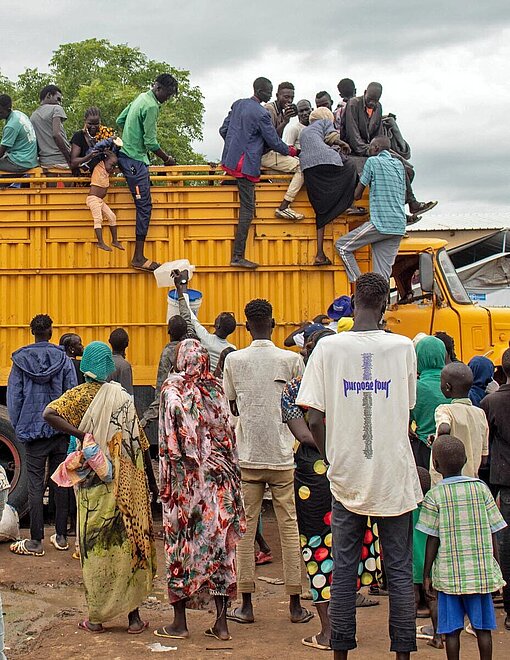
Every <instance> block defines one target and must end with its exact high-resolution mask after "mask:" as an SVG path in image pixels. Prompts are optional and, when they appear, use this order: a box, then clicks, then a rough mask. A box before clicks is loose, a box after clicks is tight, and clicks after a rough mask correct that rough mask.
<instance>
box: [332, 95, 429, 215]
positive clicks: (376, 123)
mask: <svg viewBox="0 0 510 660" xmlns="http://www.w3.org/2000/svg"><path fill="white" fill-rule="evenodd" d="M381 94H382V85H381V83H378V82H371V83H370V84H369V85H368V86H367V88H366V90H365V92H364V93H363V95H362V96H356V97H354V98H351V99H350V100H349V102H348V103H347V107H346V108H345V115H344V120H345V135H344V136H343V137H342V139H343V140H345V141H346V142H347V144H348V145H349V146H350V147H351V153H352V155H353V156H369V155H370V154H369V148H370V143H371V140H373V138H375V137H379V136H381V135H385V129H384V126H383V117H382V105H381V103H380V100H379V99H380V98H381ZM392 155H393V156H394V157H395V158H399V159H400V160H401V162H402V164H403V165H404V168H405V170H404V171H405V184H406V204H409V211H410V213H411V214H412V215H413V216H416V215H418V214H419V213H426V212H427V211H430V210H431V209H433V208H434V206H436V205H437V202H418V200H417V199H416V197H415V195H414V192H413V188H412V185H411V182H412V180H413V179H414V168H413V166H412V165H411V164H410V163H409V161H407V160H405V159H404V158H402V157H401V156H399V155H398V154H397V153H396V152H392Z"/></svg>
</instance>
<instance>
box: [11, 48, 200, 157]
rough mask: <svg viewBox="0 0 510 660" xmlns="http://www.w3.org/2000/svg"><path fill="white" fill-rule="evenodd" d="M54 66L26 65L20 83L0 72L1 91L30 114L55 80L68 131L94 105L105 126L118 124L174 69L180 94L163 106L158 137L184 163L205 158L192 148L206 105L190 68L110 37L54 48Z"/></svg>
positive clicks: (74, 126)
mask: <svg viewBox="0 0 510 660" xmlns="http://www.w3.org/2000/svg"><path fill="white" fill-rule="evenodd" d="M49 65H50V73H49V74H46V73H42V72H40V71H39V70H38V69H25V71H24V72H23V73H22V74H20V75H19V77H18V79H17V81H16V82H11V81H9V80H7V78H5V77H3V76H1V75H0V93H7V94H10V96H12V98H13V104H14V107H15V108H16V109H18V110H21V111H22V112H25V113H26V114H28V115H29V116H30V114H31V113H32V112H33V111H34V110H35V108H36V107H37V106H38V105H39V91H40V90H41V89H42V87H44V86H45V85H47V84H49V83H55V84H56V85H58V86H59V87H60V88H61V89H62V93H63V96H64V100H63V105H64V108H65V110H66V113H67V116H68V120H67V122H66V130H67V133H68V135H72V133H73V132H74V131H76V130H78V129H79V128H81V127H82V126H83V114H84V112H85V110H86V109H87V108H88V107H90V106H93V105H94V106H98V107H99V108H100V109H101V115H102V122H103V124H106V125H108V126H111V127H115V119H116V117H117V116H118V115H119V114H120V112H121V110H122V109H123V108H124V107H125V106H126V105H127V104H128V103H130V102H131V101H132V100H133V99H134V98H135V97H136V96H137V95H138V94H140V92H144V91H147V90H148V89H150V87H151V85H152V83H153V82H154V79H155V78H156V77H157V76H158V75H159V74H160V73H171V74H172V75H173V76H174V77H175V78H176V79H177V80H178V82H179V96H178V98H177V100H176V102H175V103H173V104H169V103H165V104H164V105H163V106H162V108H161V113H160V116H159V120H158V138H159V141H160V143H161V146H162V147H163V149H165V150H166V151H168V152H170V153H171V154H172V155H173V156H174V157H175V158H176V160H177V162H179V163H183V164H188V163H190V164H196V163H203V162H205V160H204V158H203V156H201V155H200V154H197V153H195V152H194V151H193V147H192V143H193V141H195V140H201V139H202V123H203V113H204V105H203V96H202V93H201V91H200V89H199V88H198V87H192V86H191V83H190V80H189V71H181V70H179V69H175V68H173V67H172V66H170V65H169V64H166V63H165V62H157V61H155V60H151V59H149V58H148V57H147V56H146V55H145V54H144V53H142V52H141V51H140V50H139V49H138V48H132V47H130V46H128V45H126V44H112V43H110V42H109V41H108V40H107V39H86V40H85V41H80V42H76V43H69V44H63V45H61V46H59V48H57V50H56V51H54V53H53V57H52V58H51V60H50V63H49Z"/></svg>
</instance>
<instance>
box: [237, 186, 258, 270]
mask: <svg viewBox="0 0 510 660" xmlns="http://www.w3.org/2000/svg"><path fill="white" fill-rule="evenodd" d="M237 186H238V188H239V222H238V223H237V229H236V237H235V239H234V249H233V251H232V256H233V257H235V258H238V259H240V258H242V257H244V251H245V249H246V239H247V238H248V231H249V229H250V225H251V221H252V220H253V216H254V214H255V184H254V183H253V181H248V179H237Z"/></svg>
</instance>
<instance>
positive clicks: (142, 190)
mask: <svg viewBox="0 0 510 660" xmlns="http://www.w3.org/2000/svg"><path fill="white" fill-rule="evenodd" d="M119 168H120V170H121V172H122V174H123V175H124V176H125V177H126V181H127V184H128V186H129V190H130V191H131V195H132V196H133V201H134V203H135V207H136V240H137V241H145V237H146V236H147V233H148V231H149V223H150V221H151V213H152V199H151V181H150V178H149V167H148V166H147V165H146V164H145V163H142V161H140V160H134V159H133V158H129V157H128V156H125V155H124V154H122V153H120V154H119Z"/></svg>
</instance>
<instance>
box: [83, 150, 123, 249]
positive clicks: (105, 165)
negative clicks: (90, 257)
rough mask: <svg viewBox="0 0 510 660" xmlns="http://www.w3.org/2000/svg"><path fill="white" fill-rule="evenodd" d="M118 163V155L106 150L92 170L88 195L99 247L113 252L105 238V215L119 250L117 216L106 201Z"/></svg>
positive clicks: (88, 204)
mask: <svg viewBox="0 0 510 660" xmlns="http://www.w3.org/2000/svg"><path fill="white" fill-rule="evenodd" d="M116 165H117V156H116V155H115V154H114V153H113V151H104V159H103V160H101V161H100V162H99V163H98V164H97V165H96V166H95V167H94V170H93V171H92V177H91V179H90V184H91V185H90V192H89V195H88V197H87V201H86V203H87V206H88V207H89V209H90V212H91V213H92V218H93V220H94V231H95V232H96V236H97V247H98V248H100V249H101V250H106V251H107V252H111V251H112V249H111V247H109V246H108V245H106V243H105V242H104V240H103V217H104V218H106V219H107V220H108V223H109V225H110V233H111V235H112V245H113V247H116V248H117V249H118V250H123V249H124V248H123V247H122V245H121V243H119V241H118V238H117V217H116V215H115V213H114V212H113V211H112V210H111V208H110V207H109V206H108V204H107V203H106V202H105V201H104V198H105V197H106V193H107V192H108V188H109V186H110V173H111V172H112V171H113V170H114V169H115V167H116Z"/></svg>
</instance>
